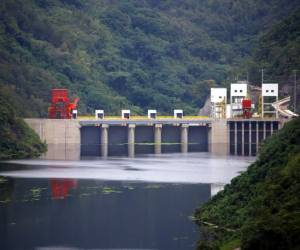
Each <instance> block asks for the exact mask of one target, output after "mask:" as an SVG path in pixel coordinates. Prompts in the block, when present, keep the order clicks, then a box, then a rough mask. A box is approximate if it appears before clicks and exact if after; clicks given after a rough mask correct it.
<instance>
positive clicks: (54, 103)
mask: <svg viewBox="0 0 300 250" xmlns="http://www.w3.org/2000/svg"><path fill="white" fill-rule="evenodd" d="M51 94H52V99H51V106H50V107H49V109H48V117H49V118H50V119H71V118H72V112H73V110H74V109H76V108H77V104H78V101H79V98H74V99H69V97H68V90H67V89H52V91H51Z"/></svg>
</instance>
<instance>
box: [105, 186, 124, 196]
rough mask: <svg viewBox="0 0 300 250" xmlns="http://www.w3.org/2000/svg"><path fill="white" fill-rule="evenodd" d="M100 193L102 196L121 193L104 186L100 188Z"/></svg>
mask: <svg viewBox="0 0 300 250" xmlns="http://www.w3.org/2000/svg"><path fill="white" fill-rule="evenodd" d="M102 193H103V194H114V193H117V194H119V193H122V191H120V190H118V189H115V188H113V187H108V186H105V187H103V188H102Z"/></svg>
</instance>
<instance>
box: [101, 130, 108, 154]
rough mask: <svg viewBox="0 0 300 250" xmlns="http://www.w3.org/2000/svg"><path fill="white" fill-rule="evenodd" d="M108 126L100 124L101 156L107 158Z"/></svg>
mask: <svg viewBox="0 0 300 250" xmlns="http://www.w3.org/2000/svg"><path fill="white" fill-rule="evenodd" d="M108 128H109V125H108V124H102V126H101V156H102V157H107V156H108Z"/></svg>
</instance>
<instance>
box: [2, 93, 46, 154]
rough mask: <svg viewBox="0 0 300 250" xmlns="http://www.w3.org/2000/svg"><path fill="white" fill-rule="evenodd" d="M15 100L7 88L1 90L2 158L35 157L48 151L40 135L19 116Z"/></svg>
mask: <svg viewBox="0 0 300 250" xmlns="http://www.w3.org/2000/svg"><path fill="white" fill-rule="evenodd" d="M13 105H14V104H13V101H11V100H8V97H7V96H6V90H5V89H1V92H0V160H4V159H18V158H33V157H37V156H39V155H41V154H42V153H44V152H45V151H46V144H45V143H42V142H41V141H40V139H39V137H38V135H37V134H36V133H35V132H34V131H33V130H32V129H31V128H29V127H28V125H27V124H26V123H25V122H24V121H23V120H22V119H20V118H17V116H16V113H15V111H14V108H13Z"/></svg>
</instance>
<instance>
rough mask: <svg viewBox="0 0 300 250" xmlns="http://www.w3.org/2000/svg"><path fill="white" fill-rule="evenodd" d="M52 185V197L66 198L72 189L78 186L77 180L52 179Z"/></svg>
mask: <svg viewBox="0 0 300 250" xmlns="http://www.w3.org/2000/svg"><path fill="white" fill-rule="evenodd" d="M50 185H51V191H52V198H54V199H60V198H66V197H67V196H68V195H69V191H70V189H75V188H76V187H77V180H74V179H70V180H60V179H51V180H50Z"/></svg>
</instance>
